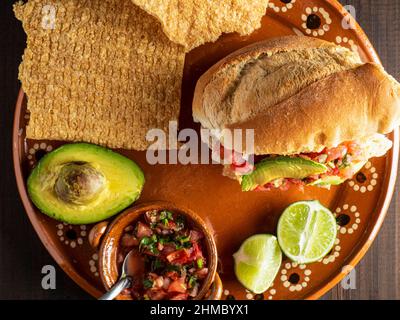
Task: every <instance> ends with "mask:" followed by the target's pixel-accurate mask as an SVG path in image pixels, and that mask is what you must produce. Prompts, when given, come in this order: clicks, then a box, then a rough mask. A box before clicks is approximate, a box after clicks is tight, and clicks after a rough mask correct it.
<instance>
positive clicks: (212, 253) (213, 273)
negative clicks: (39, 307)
mask: <svg viewBox="0 0 400 320" xmlns="http://www.w3.org/2000/svg"><path fill="white" fill-rule="evenodd" d="M151 210H169V211H171V212H174V213H177V214H180V215H182V216H185V217H186V218H187V220H188V221H189V222H190V223H191V224H192V225H193V226H195V227H196V228H197V229H199V230H200V231H202V232H203V234H204V237H205V241H204V242H205V246H206V252H207V255H206V258H207V261H208V269H209V273H208V275H207V277H206V279H205V280H204V281H203V284H202V287H201V288H200V290H199V294H198V295H197V297H196V298H194V300H202V299H207V300H220V299H221V295H222V281H221V279H220V277H219V275H218V273H217V263H218V255H217V248H216V245H215V242H214V237H213V235H212V234H211V232H210V230H209V229H208V228H207V226H206V224H205V223H204V221H203V220H202V219H201V218H200V217H199V216H198V215H197V214H195V213H194V212H193V211H191V210H188V209H186V208H180V207H177V206H175V205H173V204H171V203H169V202H164V201H155V202H149V203H144V204H140V205H137V206H134V207H131V208H129V209H127V210H126V211H124V212H123V213H121V214H120V215H118V216H117V218H115V219H114V220H113V221H112V222H111V224H109V225H107V222H104V221H103V222H100V223H98V224H96V225H95V226H94V227H93V228H92V229H91V231H90V234H89V241H90V243H91V244H92V246H93V247H95V248H98V247H100V249H99V274H100V278H101V280H102V282H103V285H104V287H105V289H106V290H107V291H108V290H110V288H111V287H112V286H113V285H114V284H115V283H116V282H117V281H118V279H119V272H120V270H119V265H118V262H117V259H118V247H119V244H120V240H121V237H122V235H123V233H124V229H125V228H126V227H127V226H129V225H132V224H134V223H135V222H136V221H137V220H138V219H139V218H140V217H141V216H142V215H143V214H144V213H146V212H147V211H151ZM117 299H118V300H127V297H126V296H122V295H119V296H118V297H117Z"/></svg>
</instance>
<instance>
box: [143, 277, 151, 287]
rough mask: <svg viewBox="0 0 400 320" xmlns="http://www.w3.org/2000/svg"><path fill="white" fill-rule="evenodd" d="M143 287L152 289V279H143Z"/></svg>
mask: <svg viewBox="0 0 400 320" xmlns="http://www.w3.org/2000/svg"><path fill="white" fill-rule="evenodd" d="M143 287H144V288H145V289H150V288H152V287H153V281H151V280H150V279H144V280H143Z"/></svg>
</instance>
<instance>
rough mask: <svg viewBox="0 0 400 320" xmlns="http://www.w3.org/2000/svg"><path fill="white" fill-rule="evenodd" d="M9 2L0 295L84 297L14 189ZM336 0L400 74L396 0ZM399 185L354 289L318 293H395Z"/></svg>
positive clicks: (2, 92) (7, 8)
mask: <svg viewBox="0 0 400 320" xmlns="http://www.w3.org/2000/svg"><path fill="white" fill-rule="evenodd" d="M298 1H300V0H298ZM12 2H14V1H7V0H2V1H1V2H0V3H1V4H0V8H1V9H0V43H1V47H0V48H1V49H0V108H1V115H0V164H1V165H0V168H1V169H0V170H1V171H0V281H1V285H0V299H71V298H74V299H90V297H89V296H88V295H87V294H86V293H85V292H83V291H82V290H81V289H80V288H79V287H78V286H77V285H76V284H75V283H74V282H73V281H72V280H70V279H69V278H68V277H67V276H66V275H65V274H64V272H62V270H61V269H60V268H58V267H57V266H56V264H55V262H54V261H53V259H52V258H51V257H50V256H49V254H48V253H47V251H46V249H45V248H44V247H43V245H42V244H41V243H40V241H39V239H38V237H37V235H36V234H35V232H34V230H33V228H32V227H31V224H30V222H29V221H28V219H27V217H26V215H25V212H24V209H23V207H22V205H21V202H20V199H19V196H18V192H17V189H16V185H15V181H14V173H13V169H12V155H11V147H12V146H11V143H12V141H11V130H12V119H13V112H14V105H15V101H16V97H17V93H18V89H19V86H20V84H19V82H18V80H17V70H18V65H19V63H20V60H21V55H22V52H23V49H24V47H25V35H24V33H23V31H22V28H21V25H20V23H19V22H18V21H17V20H16V19H15V18H14V16H13V13H12V9H11V7H12ZM341 2H342V3H343V4H350V5H353V6H354V7H355V9H356V13H357V17H356V18H357V20H358V22H359V23H360V25H361V26H362V27H363V29H364V30H365V32H366V33H367V34H368V36H369V37H370V39H371V42H372V43H373V44H374V46H375V48H376V49H377V51H378V53H379V55H380V57H381V59H382V62H383V64H384V66H385V67H386V68H387V70H388V71H389V73H391V74H393V75H394V76H395V77H396V78H397V79H399V80H400V20H399V17H400V1H397V0H396V1H394V0H381V1H376V0H375V1H374V0H362V1H361V0H348V1H341ZM399 186H400V181H398V183H397V188H396V191H395V194H394V197H393V200H392V204H391V206H390V209H389V212H388V215H387V218H386V220H385V223H384V225H383V227H382V230H381V232H380V233H379V236H378V238H377V239H376V241H375V242H374V244H373V246H372V248H371V249H370V250H369V252H368V253H367V255H366V256H365V257H364V259H363V260H362V261H361V263H360V264H359V265H358V266H357V269H356V272H357V283H356V285H357V289H356V290H344V289H342V288H341V286H340V285H339V286H337V287H336V288H334V289H333V290H331V291H330V292H329V293H328V294H326V295H325V296H324V297H323V299H400V249H399V247H400V217H399V212H400V199H399V190H400V187H399ZM47 264H51V265H54V266H56V269H57V289H56V290H50V291H46V290H43V289H42V288H41V277H42V275H41V268H42V267H43V266H44V265H47Z"/></svg>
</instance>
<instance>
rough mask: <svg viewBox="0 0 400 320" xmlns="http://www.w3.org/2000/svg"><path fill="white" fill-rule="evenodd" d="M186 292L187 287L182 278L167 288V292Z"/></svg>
mask: <svg viewBox="0 0 400 320" xmlns="http://www.w3.org/2000/svg"><path fill="white" fill-rule="evenodd" d="M186 291H187V287H186V284H185V279H184V278H179V279H178V280H175V281H173V282H172V283H171V284H170V285H169V287H168V292H179V293H186Z"/></svg>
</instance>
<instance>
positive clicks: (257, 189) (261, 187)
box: [254, 183, 273, 192]
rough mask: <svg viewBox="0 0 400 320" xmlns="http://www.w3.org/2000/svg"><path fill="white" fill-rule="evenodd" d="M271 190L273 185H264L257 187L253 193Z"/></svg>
mask: <svg viewBox="0 0 400 320" xmlns="http://www.w3.org/2000/svg"><path fill="white" fill-rule="evenodd" d="M272 189H273V185H272V184H271V183H268V184H266V185H265V186H257V188H255V189H254V191H261V192H263V191H270V190H272Z"/></svg>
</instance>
